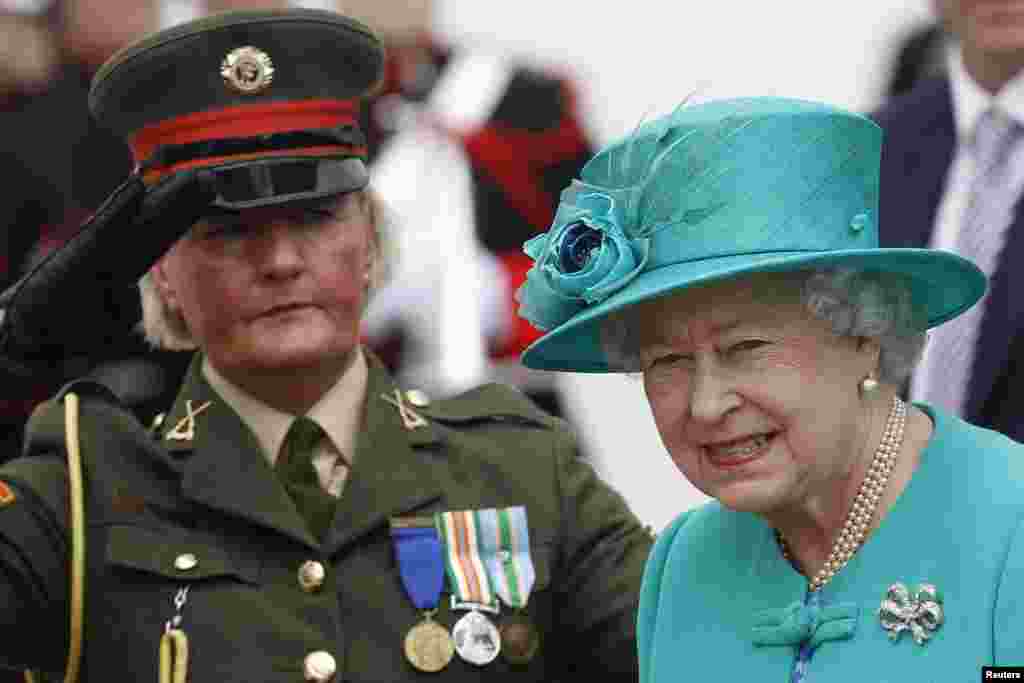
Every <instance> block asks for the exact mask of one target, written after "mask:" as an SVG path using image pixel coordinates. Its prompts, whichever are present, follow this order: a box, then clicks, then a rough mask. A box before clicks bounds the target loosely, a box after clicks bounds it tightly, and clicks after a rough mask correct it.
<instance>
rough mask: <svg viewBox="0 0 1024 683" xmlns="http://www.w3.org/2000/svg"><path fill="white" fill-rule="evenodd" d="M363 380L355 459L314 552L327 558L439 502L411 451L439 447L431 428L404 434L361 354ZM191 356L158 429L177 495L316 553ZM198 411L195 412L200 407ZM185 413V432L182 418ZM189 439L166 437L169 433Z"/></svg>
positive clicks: (428, 466)
mask: <svg viewBox="0 0 1024 683" xmlns="http://www.w3.org/2000/svg"><path fill="white" fill-rule="evenodd" d="M366 355H367V362H368V365H369V377H368V381H367V394H366V406H365V410H364V417H363V425H362V428H361V429H360V430H359V433H358V436H357V446H356V459H355V463H354V466H353V470H352V472H351V473H350V474H349V477H348V480H347V482H346V485H345V490H344V492H343V493H342V497H341V500H340V501H339V503H338V510H337V513H336V516H335V521H334V526H333V529H332V530H331V531H330V532H329V533H328V534H327V538H326V542H325V545H324V547H323V548H322V550H324V551H326V553H327V554H331V553H333V552H335V551H337V550H338V549H340V548H342V547H343V546H345V545H347V544H349V543H351V542H352V541H354V540H356V539H357V538H359V537H361V536H362V535H364V534H366V533H367V532H369V531H370V530H372V529H373V528H375V527H376V526H377V525H378V524H380V523H381V522H383V521H385V520H387V519H388V518H389V517H390V516H395V515H400V514H403V513H406V512H408V511H410V510H413V509H415V508H418V507H421V506H423V505H425V504H427V503H429V502H431V501H433V500H436V499H437V498H439V497H440V496H441V486H440V484H439V483H438V481H437V477H436V475H435V474H434V467H435V466H434V465H433V464H432V462H431V461H430V460H429V459H427V458H425V457H424V453H422V452H417V451H418V449H421V448H425V447H430V446H434V445H438V444H440V443H441V442H442V441H443V433H442V431H441V429H442V428H439V427H438V426H436V425H434V424H433V423H431V422H429V421H428V422H427V424H426V425H425V426H423V427H419V428H416V429H409V428H406V427H405V426H404V424H403V422H402V419H401V416H400V415H399V412H398V410H397V408H395V407H394V406H393V405H392V404H390V403H388V402H387V401H386V400H384V398H383V396H385V395H390V396H393V395H394V391H395V389H396V388H397V387H396V385H395V383H394V380H393V379H392V378H391V376H390V374H389V373H388V372H387V370H386V369H385V368H384V366H383V364H382V363H381V362H380V361H379V360H378V359H377V358H375V357H374V356H373V355H372V354H370V353H367V354H366ZM201 366H202V356H201V354H197V355H196V357H195V358H194V359H193V362H192V364H191V366H190V367H189V370H188V372H187V374H186V377H185V381H184V383H183V385H182V388H181V390H180V392H179V393H178V397H177V399H176V400H175V402H174V406H173V408H172V409H171V411H170V412H169V413H168V416H167V418H166V419H165V420H164V422H163V425H162V428H161V439H162V442H163V444H164V445H165V446H166V448H167V449H168V451H169V452H170V453H171V454H172V456H173V457H175V458H177V459H179V460H181V461H183V464H182V482H181V486H182V493H183V495H184V496H185V497H186V498H187V499H189V500H192V501H195V502H198V503H201V504H203V505H205V506H208V507H210V508H213V509H216V510H220V511H223V512H226V513H229V514H232V515H236V516H238V517H241V518H243V519H246V520H248V521H250V522H253V523H255V524H258V525H261V526H264V527H267V528H270V529H274V530H275V531H278V532H280V533H282V534H285V535H287V536H289V537H291V538H293V539H295V540H297V541H300V542H301V543H303V544H305V545H307V546H310V547H312V548H320V545H319V544H318V543H317V542H316V540H315V539H314V538H313V536H312V535H311V534H310V533H309V531H308V529H307V528H306V524H305V522H304V521H303V519H302V517H301V515H300V514H299V512H298V511H297V510H296V508H295V505H294V503H293V502H292V500H291V498H290V497H289V496H288V494H287V492H286V491H285V490H284V488H283V487H282V486H281V485H280V483H279V482H278V478H277V476H276V474H275V473H274V471H273V469H272V468H271V466H270V464H269V463H268V462H267V461H266V458H265V457H264V456H263V455H262V452H261V450H260V446H259V444H258V443H257V440H256V437H255V436H254V435H253V434H252V432H251V431H250V430H249V428H248V427H247V426H246V425H245V423H244V422H243V421H242V419H241V418H240V417H239V416H238V414H237V413H235V411H234V410H233V409H232V408H231V407H230V406H229V405H228V404H227V403H225V402H224V400H223V399H222V398H220V396H218V395H217V393H216V392H215V391H214V390H213V388H212V387H210V385H209V383H208V382H207V381H206V380H205V378H204V377H203V376H202V372H201ZM207 403H208V404H209V405H208V406H207V407H205V408H203V409H202V410H201V412H200V407H201V406H204V405H206V404H207ZM190 408H191V413H192V415H193V426H192V430H191V434H189V433H188V429H187V427H188V423H189V412H190ZM175 432H176V433H178V434H180V435H182V436H188V437H189V438H173V437H172V438H168V436H169V435H172V434H173V433H175Z"/></svg>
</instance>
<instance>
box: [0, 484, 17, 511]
mask: <svg viewBox="0 0 1024 683" xmlns="http://www.w3.org/2000/svg"><path fill="white" fill-rule="evenodd" d="M16 498H17V496H15V495H14V491H12V490H11V487H10V486H8V485H7V484H6V483H4V482H2V481H0V506H4V505H9V504H11V503H13V502H14V501H15V499H16Z"/></svg>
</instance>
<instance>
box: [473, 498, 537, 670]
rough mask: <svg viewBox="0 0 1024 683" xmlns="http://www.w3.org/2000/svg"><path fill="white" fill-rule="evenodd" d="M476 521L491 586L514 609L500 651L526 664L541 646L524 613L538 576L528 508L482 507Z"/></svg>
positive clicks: (511, 660) (504, 624)
mask: <svg viewBox="0 0 1024 683" xmlns="http://www.w3.org/2000/svg"><path fill="white" fill-rule="evenodd" d="M477 524H478V528H479V530H480V548H481V551H480V552H481V555H482V556H483V558H484V563H485V565H486V567H487V572H488V575H489V576H490V579H491V585H492V586H493V588H494V592H495V593H496V594H497V595H498V597H499V598H501V601H502V602H504V603H505V604H506V605H508V606H509V607H510V608H512V610H513V612H512V614H510V615H508V616H507V617H506V618H505V619H504V620H503V621H502V623H501V628H500V629H499V632H500V634H501V642H502V650H501V654H502V656H503V657H504V658H505V659H506V660H508V661H509V663H511V664H526V663H528V662H529V661H530V660H532V659H533V658H534V656H535V655H536V654H537V650H538V649H539V648H540V635H539V633H538V632H537V629H536V628H535V627H534V625H533V624H532V623H531V622H530V620H529V619H528V618H527V617H526V614H525V612H524V608H525V607H526V604H527V603H528V602H529V600H530V593H531V591H532V590H533V585H534V582H535V581H536V579H537V574H536V570H535V569H534V566H533V558H532V556H531V555H530V529H529V525H528V523H527V519H526V508H525V507H524V506H522V505H520V506H517V507H509V508H497V509H490V510H479V511H478V512H477Z"/></svg>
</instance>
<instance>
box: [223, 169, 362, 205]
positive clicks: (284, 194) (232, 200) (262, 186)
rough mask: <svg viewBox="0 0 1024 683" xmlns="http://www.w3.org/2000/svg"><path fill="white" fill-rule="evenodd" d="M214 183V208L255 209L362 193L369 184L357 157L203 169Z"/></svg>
mask: <svg viewBox="0 0 1024 683" xmlns="http://www.w3.org/2000/svg"><path fill="white" fill-rule="evenodd" d="M203 172H204V175H205V174H209V175H207V178H208V179H209V182H210V183H211V184H212V186H213V189H214V193H215V197H214V200H213V202H211V206H212V207H216V208H219V209H230V210H235V211H237V210H240V209H253V208H257V207H261V206H274V205H277V204H287V203H288V202H294V201H300V200H304V199H319V198H321V197H330V196H333V195H338V194H344V193H346V192H354V191H356V190H361V189H363V188H364V187H366V185H367V184H368V183H369V180H370V176H369V173H368V172H367V170H366V164H364V163H363V161H362V159H359V158H356V157H346V158H343V159H338V158H333V159H332V158H309V157H305V158H287V157H285V158H271V159H261V160H258V161H252V160H248V161H245V162H239V163H236V164H229V165H225V166H215V167H212V168H206V169H203Z"/></svg>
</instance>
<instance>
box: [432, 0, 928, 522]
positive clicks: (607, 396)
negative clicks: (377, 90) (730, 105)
mask: <svg viewBox="0 0 1024 683" xmlns="http://www.w3.org/2000/svg"><path fill="white" fill-rule="evenodd" d="M930 8H931V2H930V0H859V2H834V1H829V0H826V1H824V2H822V1H821V0H786V1H785V2H755V1H752V0H717V1H716V2H680V3H668V2H663V1H662V0H632V2H629V3H598V2H590V3H584V2H578V1H575V2H551V1H550V0H515V1H514V2H480V0H438V9H439V13H438V17H437V20H438V32H439V33H441V34H442V35H445V36H448V37H450V38H451V39H452V40H453V41H454V42H455V43H456V44H463V45H472V46H478V47H481V48H484V49H491V50H499V51H503V52H507V53H510V54H514V55H517V56H519V57H522V58H524V59H527V60H532V61H536V62H539V63H543V64H548V65H556V66H565V67H567V68H569V69H570V70H571V71H572V72H573V73H574V74H575V76H576V78H577V81H578V83H579V86H580V96H581V98H582V102H581V103H582V106H583V110H584V113H585V117H586V121H587V123H588V125H589V126H590V130H591V132H592V134H593V136H594V139H595V140H596V141H597V142H598V143H599V144H602V145H603V144H606V143H608V142H610V141H611V140H613V139H615V138H617V137H619V136H622V135H625V134H627V133H629V132H630V131H631V130H632V129H633V128H634V127H635V126H636V125H637V123H638V122H640V121H641V120H642V119H644V118H645V117H647V118H649V117H651V116H656V115H658V114H661V113H666V112H669V111H671V110H672V109H673V108H674V107H675V106H676V105H677V104H678V103H679V102H680V100H682V99H683V98H684V97H686V96H687V95H688V94H689V93H691V92H693V91H699V96H700V97H701V98H715V99H717V98H720V97H731V96H737V95H780V96H788V97H802V98H808V99H816V100H823V101H827V102H831V103H833V104H836V105H840V106H845V107H847V108H851V109H854V110H857V111H870V110H871V109H872V108H874V107H875V106H877V105H878V103H879V102H880V99H881V96H882V92H883V88H884V84H885V80H886V78H887V77H888V74H889V69H890V67H891V61H892V59H893V58H894V56H895V51H896V49H897V47H898V44H899V41H900V39H901V38H902V37H903V36H904V35H905V34H906V33H907V31H909V30H910V29H912V28H913V27H914V26H915V25H917V24H921V23H924V22H926V21H928V20H929V19H930V17H931V16H932V15H931V9H930ZM561 381H562V382H563V384H564V386H565V388H566V390H567V392H568V393H567V395H568V404H569V405H568V409H569V411H570V417H571V419H572V420H573V422H574V423H575V424H576V425H577V427H578V429H579V432H580V437H581V438H582V439H583V441H584V443H585V446H586V448H587V450H588V452H589V453H590V454H591V456H592V457H593V458H594V460H595V463H596V465H597V467H598V469H599V471H600V472H601V474H602V475H603V476H604V477H605V478H606V479H607V480H608V481H610V482H611V483H612V484H614V485H615V486H616V487H617V488H618V489H619V490H620V491H621V492H622V493H623V495H624V496H625V497H626V499H627V500H628V501H629V503H630V504H631V505H632V507H633V509H634V510H635V511H636V513H637V514H638V515H639V516H640V518H641V519H642V520H643V521H644V522H645V523H647V524H650V525H652V526H653V527H654V528H655V530H660V529H662V528H663V527H664V526H665V525H666V524H667V523H668V522H669V521H671V519H672V518H673V517H674V516H675V515H676V514H678V513H679V512H680V511H682V510H684V509H686V508H688V507H691V506H692V505H694V504H697V503H699V502H701V501H702V500H703V499H704V497H703V494H701V493H700V492H698V491H696V490H695V489H694V488H693V487H692V486H691V485H690V484H689V483H688V482H687V481H686V480H685V479H684V478H683V476H682V475H681V474H680V473H679V472H678V471H677V470H676V469H675V467H674V466H673V465H672V463H671V462H670V461H669V459H668V456H667V454H666V453H665V449H664V448H663V447H662V445H661V441H660V440H659V438H658V435H657V433H656V431H655V428H654V423H653V421H652V420H651V417H650V412H649V411H648V408H647V404H646V402H645V400H644V397H643V388H642V384H641V382H640V381H639V380H636V379H631V378H628V377H624V376H617V375H612V376H586V375H563V376H562V378H561Z"/></svg>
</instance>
